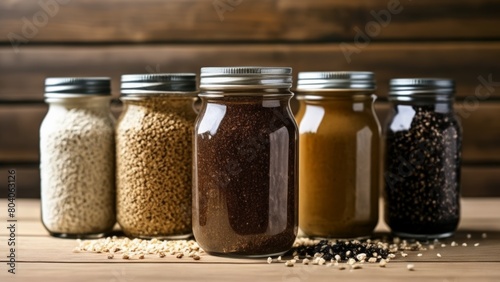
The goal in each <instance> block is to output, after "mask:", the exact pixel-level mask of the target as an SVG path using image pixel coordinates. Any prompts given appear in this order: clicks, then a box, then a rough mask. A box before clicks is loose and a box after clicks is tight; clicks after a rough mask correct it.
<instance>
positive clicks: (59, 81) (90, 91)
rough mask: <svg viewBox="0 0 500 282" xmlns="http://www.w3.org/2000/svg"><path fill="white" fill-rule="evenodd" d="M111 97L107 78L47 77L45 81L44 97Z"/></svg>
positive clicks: (109, 82) (109, 81) (109, 79)
mask: <svg viewBox="0 0 500 282" xmlns="http://www.w3.org/2000/svg"><path fill="white" fill-rule="evenodd" d="M68 94H70V95H100V96H109V95H111V78H109V77H48V78H46V79H45V96H46V97H48V96H51V97H53V96H58V95H61V96H63V95H68Z"/></svg>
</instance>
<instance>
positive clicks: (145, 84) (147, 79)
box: [121, 73, 196, 96]
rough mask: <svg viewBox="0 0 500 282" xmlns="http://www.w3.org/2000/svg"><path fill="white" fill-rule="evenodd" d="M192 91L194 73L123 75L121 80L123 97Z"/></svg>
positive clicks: (194, 88)
mask: <svg viewBox="0 0 500 282" xmlns="http://www.w3.org/2000/svg"><path fill="white" fill-rule="evenodd" d="M194 91H196V74H194V73H154V74H124V75H122V80H121V94H122V95H124V96H127V95H141V94H144V95H147V94H159V93H168V92H194Z"/></svg>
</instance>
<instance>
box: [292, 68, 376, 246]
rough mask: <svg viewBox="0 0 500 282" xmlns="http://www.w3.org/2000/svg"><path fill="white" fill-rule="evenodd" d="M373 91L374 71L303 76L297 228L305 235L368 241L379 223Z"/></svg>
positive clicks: (299, 120) (301, 78)
mask: <svg viewBox="0 0 500 282" xmlns="http://www.w3.org/2000/svg"><path fill="white" fill-rule="evenodd" d="M374 91H375V80H374V75H373V73H371V72H301V73H299V79H298V86H297V94H298V96H297V99H298V100H299V102H300V110H299V113H298V114H297V123H298V125H299V134H300V135H299V226H300V228H301V229H302V231H303V232H304V233H305V234H306V235H307V236H310V237H324V238H354V237H365V236H369V235H371V232H372V231H373V229H374V228H375V225H376V224H377V221H378V201H379V172H380V171H379V162H380V124H379V122H378V120H377V116H376V114H375V111H374V108H373V103H374V101H375V98H376V96H375V95H374V94H373V93H374Z"/></svg>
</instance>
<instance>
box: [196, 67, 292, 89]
mask: <svg viewBox="0 0 500 282" xmlns="http://www.w3.org/2000/svg"><path fill="white" fill-rule="evenodd" d="M246 87H248V88H290V87H292V68H286V67H204V68H202V69H201V77H200V89H241V88H246Z"/></svg>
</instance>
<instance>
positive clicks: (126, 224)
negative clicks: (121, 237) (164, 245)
mask: <svg viewBox="0 0 500 282" xmlns="http://www.w3.org/2000/svg"><path fill="white" fill-rule="evenodd" d="M196 98H197V92H196V75H195V74H191V73H165V74H131V75H123V76H122V83H121V100H122V101H123V103H124V110H123V113H122V114H121V116H120V118H119V120H118V124H117V128H116V165H117V168H116V169H117V171H116V185H117V199H116V208H117V221H118V223H119V224H120V226H121V228H122V230H123V232H124V233H125V234H126V235H127V236H131V237H140V238H153V237H154V238H168V239H180V238H186V237H189V236H191V234H192V231H191V201H192V198H191V189H192V184H191V183H192V182H191V175H192V141H191V140H192V135H193V127H194V121H195V118H196V113H195V112H194V110H193V102H194V101H195V100H196Z"/></svg>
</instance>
